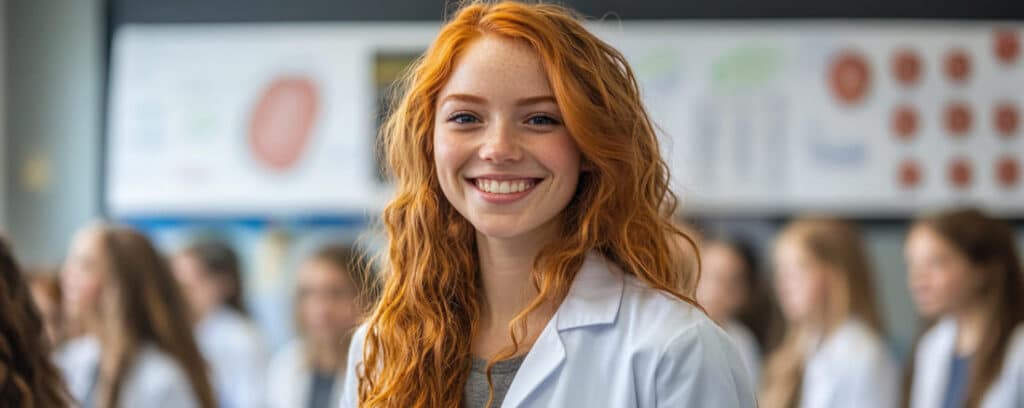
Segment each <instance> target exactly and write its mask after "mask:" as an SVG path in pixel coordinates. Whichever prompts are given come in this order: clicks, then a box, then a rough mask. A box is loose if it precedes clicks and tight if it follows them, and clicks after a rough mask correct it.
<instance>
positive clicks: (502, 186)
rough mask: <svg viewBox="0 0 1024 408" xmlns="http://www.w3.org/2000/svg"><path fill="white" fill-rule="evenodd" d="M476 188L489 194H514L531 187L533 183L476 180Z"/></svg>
mask: <svg viewBox="0 0 1024 408" xmlns="http://www.w3.org/2000/svg"><path fill="white" fill-rule="evenodd" d="M476 186H477V188H479V189H481V190H483V191H485V192H488V193H491V194H515V193H520V192H523V191H526V190H528V189H530V187H533V181H498V180H486V179H476Z"/></svg>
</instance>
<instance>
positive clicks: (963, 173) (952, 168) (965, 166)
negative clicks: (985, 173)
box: [946, 158, 973, 190]
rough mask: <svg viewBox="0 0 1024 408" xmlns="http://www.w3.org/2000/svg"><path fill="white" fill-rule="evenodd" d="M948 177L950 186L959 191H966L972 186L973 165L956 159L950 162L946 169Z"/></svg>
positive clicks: (964, 160) (965, 160) (962, 159)
mask: <svg viewBox="0 0 1024 408" xmlns="http://www.w3.org/2000/svg"><path fill="white" fill-rule="evenodd" d="M946 176H947V177H948V178H949V184H951V185H952V186H953V187H956V188H957V189H961V190H962V189H966V188H968V187H970V186H971V181H972V180H971V179H972V176H973V174H972V172H971V163H970V162H968V161H967V159H964V158H955V159H953V160H951V161H950V162H949V166H948V167H947V169H946Z"/></svg>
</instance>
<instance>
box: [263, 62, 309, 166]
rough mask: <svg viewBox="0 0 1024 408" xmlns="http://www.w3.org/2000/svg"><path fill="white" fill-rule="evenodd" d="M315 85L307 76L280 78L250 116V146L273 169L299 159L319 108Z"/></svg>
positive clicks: (306, 143)
mask: <svg viewBox="0 0 1024 408" xmlns="http://www.w3.org/2000/svg"><path fill="white" fill-rule="evenodd" d="M318 105H319V96H318V93H317V88H316V85H315V84H314V83H313V82H312V81H311V80H310V79H308V78H304V77H287V76H286V77H279V78H276V79H274V80H273V81H271V82H270V84H268V85H267V87H266V89H265V90H264V91H263V93H262V94H261V95H260V98H259V99H258V100H257V102H256V104H255V107H254V108H253V110H252V113H251V116H250V118H249V148H250V150H251V151H252V153H253V156H254V157H255V158H256V159H257V161H259V162H260V163H263V164H264V165H266V166H267V167H270V168H272V169H274V170H278V171H282V170H287V169H289V168H291V167H292V166H294V165H295V163H296V162H298V160H299V158H301V157H302V152H303V151H304V150H305V147H306V145H308V144H309V143H308V142H309V139H310V136H311V134H312V129H313V124H314V123H315V121H316V116H317V111H318V110H319V106H318Z"/></svg>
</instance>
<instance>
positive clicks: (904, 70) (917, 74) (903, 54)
mask: <svg viewBox="0 0 1024 408" xmlns="http://www.w3.org/2000/svg"><path fill="white" fill-rule="evenodd" d="M921 65H922V64H921V57H920V56H919V55H917V53H916V52H914V51H911V50H906V49H904V50H899V51H897V52H896V53H895V54H894V55H893V57H892V75H893V76H894V77H896V81H897V82H899V83H900V84H902V85H905V86H911V85H916V84H917V83H918V82H919V81H920V80H921Z"/></svg>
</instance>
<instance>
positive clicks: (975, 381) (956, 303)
mask: <svg viewBox="0 0 1024 408" xmlns="http://www.w3.org/2000/svg"><path fill="white" fill-rule="evenodd" d="M905 250H906V258H907V265H908V274H907V280H908V283H909V286H910V290H911V294H912V295H913V298H914V303H915V304H916V305H917V309H918V311H919V312H920V314H921V315H922V316H923V317H925V318H926V319H929V320H937V322H936V323H935V325H934V326H932V327H930V328H929V329H928V330H927V331H926V332H925V333H924V334H923V335H922V336H921V338H920V340H919V341H918V344H917V346H916V353H915V356H914V366H913V370H912V373H913V378H912V386H911V390H910V406H911V407H914V408H933V407H934V408H938V407H968V408H979V407H980V408H1003V407H1024V325H1022V323H1024V283H1022V282H1024V276H1022V273H1024V272H1022V271H1021V259H1020V257H1019V255H1018V253H1017V249H1016V247H1015V242H1014V236H1013V230H1012V229H1011V228H1010V226H1008V225H1006V224H1004V223H1002V222H1000V221H997V220H995V219H992V218H991V217H989V216H987V215H985V214H983V213H981V212H980V211H978V210H973V209H963V210H951V211H946V212H941V213H937V214H933V215H929V216H926V217H923V218H920V219H918V220H917V221H916V222H915V223H914V225H913V227H912V228H911V230H910V234H909V235H908V237H907V243H906V248H905Z"/></svg>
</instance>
